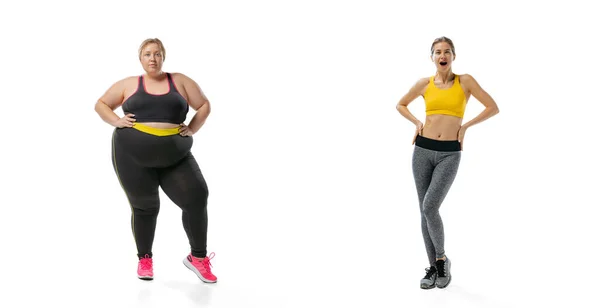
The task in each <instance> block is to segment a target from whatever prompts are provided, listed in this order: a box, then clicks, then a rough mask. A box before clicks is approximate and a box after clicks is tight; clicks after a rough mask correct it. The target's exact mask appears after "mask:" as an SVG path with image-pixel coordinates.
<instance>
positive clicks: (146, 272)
mask: <svg viewBox="0 0 600 308" xmlns="http://www.w3.org/2000/svg"><path fill="white" fill-rule="evenodd" d="M137 273H138V278H139V279H142V280H152V279H154V271H153V270H152V258H150V256H148V255H145V256H144V257H143V258H141V259H140V262H139V263H138V270H137Z"/></svg>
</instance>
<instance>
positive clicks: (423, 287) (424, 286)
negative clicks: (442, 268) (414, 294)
mask: <svg viewBox="0 0 600 308" xmlns="http://www.w3.org/2000/svg"><path fill="white" fill-rule="evenodd" d="M433 288H435V283H434V284H433V285H426V284H421V289H423V290H430V289H433Z"/></svg>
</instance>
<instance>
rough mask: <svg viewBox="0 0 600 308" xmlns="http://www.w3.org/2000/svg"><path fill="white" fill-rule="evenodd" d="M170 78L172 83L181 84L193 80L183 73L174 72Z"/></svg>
mask: <svg viewBox="0 0 600 308" xmlns="http://www.w3.org/2000/svg"><path fill="white" fill-rule="evenodd" d="M171 76H172V77H173V80H174V81H180V82H181V83H183V84H186V83H189V82H194V80H193V79H192V78H190V77H189V76H187V75H186V74H184V73H179V72H174V73H171Z"/></svg>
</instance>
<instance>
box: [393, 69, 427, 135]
mask: <svg viewBox="0 0 600 308" xmlns="http://www.w3.org/2000/svg"><path fill="white" fill-rule="evenodd" d="M428 84H429V78H421V79H419V80H418V81H417V82H416V83H415V84H414V85H413V86H412V87H411V88H410V90H408V93H406V94H405V95H404V96H403V97H402V98H401V99H400V101H398V104H397V105H396V110H398V112H400V114H401V115H402V116H403V117H404V118H406V119H407V120H409V121H411V122H412V123H413V124H415V126H416V127H417V128H416V132H415V136H414V138H413V144H414V143H415V139H416V138H417V135H418V134H419V133H420V132H421V130H422V129H423V123H422V122H421V121H419V119H417V118H416V117H415V116H414V115H413V114H412V113H411V112H410V111H409V110H408V104H410V103H411V102H412V101H414V100H415V99H416V98H417V97H419V96H420V95H423V92H424V91H425V88H426V87H427V85H428Z"/></svg>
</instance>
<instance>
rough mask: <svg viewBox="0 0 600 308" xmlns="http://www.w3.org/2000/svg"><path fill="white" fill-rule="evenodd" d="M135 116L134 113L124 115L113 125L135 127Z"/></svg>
mask: <svg viewBox="0 0 600 308" xmlns="http://www.w3.org/2000/svg"><path fill="white" fill-rule="evenodd" d="M134 117H135V115H134V114H132V113H128V114H126V115H125V116H124V117H122V118H120V119H118V120H117V121H116V122H115V123H114V124H113V125H114V126H115V127H117V128H123V127H133V124H134V123H135V118H134Z"/></svg>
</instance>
